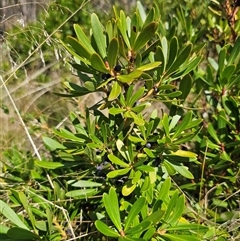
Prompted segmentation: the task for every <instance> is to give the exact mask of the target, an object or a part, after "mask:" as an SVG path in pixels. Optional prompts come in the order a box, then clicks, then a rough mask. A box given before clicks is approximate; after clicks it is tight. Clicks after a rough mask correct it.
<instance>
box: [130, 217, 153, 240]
mask: <svg viewBox="0 0 240 241" xmlns="http://www.w3.org/2000/svg"><path fill="white" fill-rule="evenodd" d="M150 225H151V222H150V221H145V220H144V221H143V222H141V223H139V224H138V225H136V226H135V227H132V228H130V229H128V230H126V234H127V235H129V234H131V235H134V234H138V235H139V234H140V235H141V233H142V232H143V231H145V230H147V229H148V228H149V226H150ZM140 235H139V236H140Z"/></svg>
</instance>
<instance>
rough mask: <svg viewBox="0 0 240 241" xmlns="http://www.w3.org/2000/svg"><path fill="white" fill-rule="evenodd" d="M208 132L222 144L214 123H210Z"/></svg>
mask: <svg viewBox="0 0 240 241" xmlns="http://www.w3.org/2000/svg"><path fill="white" fill-rule="evenodd" d="M208 133H209V134H210V135H211V137H212V138H213V139H214V140H215V141H216V142H217V144H220V143H221V142H220V140H219V138H218V135H217V133H216V130H215V129H214V128H213V125H212V123H208Z"/></svg>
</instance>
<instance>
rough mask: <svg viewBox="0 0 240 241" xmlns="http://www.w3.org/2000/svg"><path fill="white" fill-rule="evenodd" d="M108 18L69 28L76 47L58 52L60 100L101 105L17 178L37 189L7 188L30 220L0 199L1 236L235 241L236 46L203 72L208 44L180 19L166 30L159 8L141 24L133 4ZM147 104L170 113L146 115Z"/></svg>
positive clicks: (222, 50) (73, 116)
mask: <svg viewBox="0 0 240 241" xmlns="http://www.w3.org/2000/svg"><path fill="white" fill-rule="evenodd" d="M180 10H181V7H180ZM180 10H179V11H180ZM113 11H114V17H113V18H112V19H110V20H109V21H107V23H106V24H105V25H103V23H101V22H100V20H99V18H98V16H97V15H96V14H95V13H93V14H92V15H91V31H89V34H86V33H85V31H84V30H83V29H82V28H81V27H80V26H79V25H77V24H75V25H74V31H75V36H76V37H73V36H68V37H67V38H66V41H65V42H63V43H62V44H63V46H64V47H65V48H66V50H67V51H68V52H69V53H71V54H72V55H73V56H74V62H71V66H72V67H73V68H74V69H75V71H76V74H77V75H78V77H79V84H77V83H73V82H70V81H66V82H64V83H63V84H64V87H65V89H66V92H65V93H56V94H58V95H59V96H61V97H67V98H72V97H74V98H76V97H80V96H83V95H87V94H91V93H100V94H101V96H102V99H101V101H99V102H98V103H95V104H94V105H93V106H91V107H88V108H86V109H85V111H84V112H71V113H70V120H71V123H72V124H71V125H69V126H66V127H64V128H60V129H54V130H53V136H51V137H49V136H45V137H43V141H44V143H45V145H46V147H47V148H48V149H49V151H50V153H51V157H48V156H46V157H45V160H37V161H36V160H31V161H29V163H28V164H27V167H26V168H28V173H27V175H25V176H24V178H23V177H22V179H20V180H19V179H18V181H24V180H27V181H33V180H34V184H35V185H36V190H34V189H33V188H32V186H31V188H29V189H27V188H25V189H24V190H23V191H20V192H16V191H15V190H14V189H10V191H11V195H10V197H11V200H12V202H13V203H14V204H15V205H16V206H23V207H24V209H25V210H26V212H27V217H23V221H22V220H20V219H19V218H18V216H16V214H15V213H14V212H13V211H12V209H10V207H9V206H8V205H7V204H6V203H5V202H3V201H2V202H1V204H2V206H3V207H4V208H3V209H2V210H1V211H2V213H3V214H4V216H5V217H7V218H9V219H10V220H11V221H12V222H13V223H14V224H15V225H16V226H17V227H12V228H8V227H6V226H3V232H2V233H3V236H4V235H5V236H4V237H10V238H12V240H14V239H17V236H16V235H15V234H16V232H18V233H22V236H23V237H25V238H26V239H27V238H28V239H31V240H33V239H34V238H35V239H45V240H63V239H68V240H71V238H73V239H77V238H83V239H86V240H105V239H106V236H107V238H108V239H109V240H112V239H118V240H126V241H127V240H153V241H154V240H166V241H167V240H227V239H228V238H229V237H230V236H232V237H233V238H236V239H237V237H238V233H237V232H236V229H234V228H235V227H236V226H237V224H236V222H237V215H238V214H239V212H237V201H236V199H232V197H233V196H235V195H236V194H237V193H238V191H237V188H235V187H234V186H233V185H232V184H233V183H237V179H238V170H239V164H238V162H237V160H238V158H239V131H238V129H239V100H238V99H239V98H238V90H239V86H238V85H239V84H238V83H239V81H238V79H239V73H238V70H239V67H237V66H238V65H239V56H240V54H239V51H238V49H239V46H240V40H239V39H236V41H235V43H234V44H233V45H230V44H228V45H225V46H223V47H220V46H218V47H217V49H218V52H219V54H218V60H217V61H216V60H215V59H213V58H208V61H209V63H207V62H206V61H205V62H203V61H202V60H203V59H204V56H203V53H204V51H203V44H201V43H199V42H198V40H199V39H201V38H204V37H205V36H204V34H203V35H201V34H200V33H197V34H196V35H197V37H196V38H195V37H194V36H195V35H194V33H196V32H197V31H196V29H195V31H192V32H191V31H190V32H187V31H185V32H184V33H183V34H179V32H178V28H177V25H176V24H177V22H178V21H176V20H174V21H173V26H170V27H171V28H170V31H166V30H169V29H167V27H166V23H165V22H163V21H162V19H161V15H160V9H159V8H158V6H157V4H155V5H154V7H153V8H152V9H151V10H150V11H149V12H148V14H146V13H145V10H144V8H143V6H142V5H141V3H140V2H138V4H137V9H136V11H135V12H134V13H133V14H132V17H129V16H126V14H125V12H124V11H120V12H119V11H118V10H117V9H116V8H115V7H114V8H113ZM181 16H182V15H181V14H180V15H178V17H177V18H176V19H177V20H179V24H182V23H183V22H182V21H183V18H181ZM188 17H189V15H188ZM189 18H190V17H189ZM168 26H169V25H168ZM186 27H187V26H186ZM186 30H189V29H188V27H187V28H186ZM189 33H191V34H189ZM154 103H159V105H160V104H161V106H162V105H163V104H164V105H165V107H166V109H167V111H163V110H159V109H151V112H150V114H149V115H147V114H146V112H147V110H149V108H151V107H152V106H153V104H154ZM15 154H16V155H17V154H18V153H15ZM9 169H11V168H10V167H9ZM45 172H47V175H46V173H45ZM12 174H13V173H12ZM219 182H220V183H219ZM227 193H229V194H230V196H227ZM209 196H211V198H209ZM27 198H31V199H32V202H31V208H30V207H29V206H28V205H29V204H28V203H27ZM66 198H69V200H68V199H66ZM56 203H57V204H56ZM34 204H35V205H37V206H38V207H39V208H38V209H37V208H36V207H34ZM4 209H5V210H6V211H7V212H6V211H4ZM62 220H65V221H62ZM78 220H79V222H78ZM218 223H224V224H225V225H220V226H219V225H218ZM226 223H228V224H229V227H226ZM74 224H77V227H75V226H74ZM78 224H79V227H78ZM85 237H86V238H85Z"/></svg>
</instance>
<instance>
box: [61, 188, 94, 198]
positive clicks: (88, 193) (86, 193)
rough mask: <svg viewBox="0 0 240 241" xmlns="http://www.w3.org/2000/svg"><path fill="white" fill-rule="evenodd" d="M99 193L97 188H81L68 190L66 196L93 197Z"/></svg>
mask: <svg viewBox="0 0 240 241" xmlns="http://www.w3.org/2000/svg"><path fill="white" fill-rule="evenodd" d="M96 193H97V190H96V189H93V188H92V189H80V190H73V191H70V192H67V193H66V194H65V195H66V197H73V198H74V197H76V198H80V199H86V198H87V197H92V196H94V195H95V194H96Z"/></svg>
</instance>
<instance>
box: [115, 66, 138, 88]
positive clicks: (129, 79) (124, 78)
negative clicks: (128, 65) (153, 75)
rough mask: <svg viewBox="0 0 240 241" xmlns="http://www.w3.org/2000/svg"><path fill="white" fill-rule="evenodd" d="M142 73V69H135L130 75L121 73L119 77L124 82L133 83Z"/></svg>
mask: <svg viewBox="0 0 240 241" xmlns="http://www.w3.org/2000/svg"><path fill="white" fill-rule="evenodd" d="M141 75H142V71H141V70H138V69H135V70H134V71H132V72H131V73H130V74H128V75H119V76H118V77H117V78H118V80H119V81H120V82H122V83H127V84H131V83H132V82H133V81H134V80H135V79H137V78H139V77H140V76H141Z"/></svg>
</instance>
